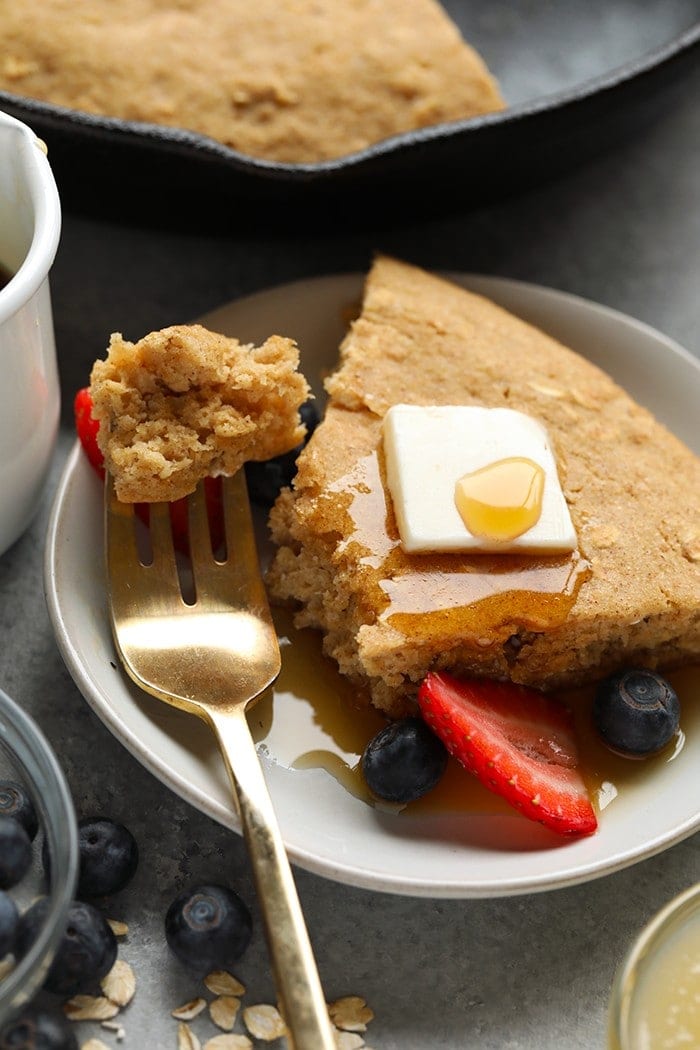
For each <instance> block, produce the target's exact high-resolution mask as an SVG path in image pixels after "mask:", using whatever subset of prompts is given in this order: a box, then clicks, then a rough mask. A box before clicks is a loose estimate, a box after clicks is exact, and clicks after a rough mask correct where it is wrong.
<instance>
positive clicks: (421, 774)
mask: <svg viewBox="0 0 700 1050" xmlns="http://www.w3.org/2000/svg"><path fill="white" fill-rule="evenodd" d="M446 765H447V751H446V750H445V746H444V744H443V743H442V741H441V740H439V739H438V737H436V736H435V734H434V733H433V732H432V731H431V730H430V729H429V728H428V726H427V725H426V724H425V722H424V721H423V720H422V719H420V718H404V719H401V720H400V721H398V722H392V723H391V724H390V725H388V726H385V727H384V729H380V730H379V732H378V733H377V735H376V736H375V737H373V738H372V740H370V742H369V744H368V745H367V747H366V748H365V750H364V754H363V755H362V759H361V769H362V772H363V774H364V778H365V780H366V782H367V786H368V787H369V789H370V791H371V792H372V794H373V795H376V796H377V797H378V798H382V799H386V800H387V801H388V802H413V801H414V799H417V798H421V797H422V796H423V795H425V794H426V792H428V791H430V789H431V788H434V787H435V785H436V784H437V783H438V781H439V780H440V778H441V777H442V774H443V773H444V772H445V766H446Z"/></svg>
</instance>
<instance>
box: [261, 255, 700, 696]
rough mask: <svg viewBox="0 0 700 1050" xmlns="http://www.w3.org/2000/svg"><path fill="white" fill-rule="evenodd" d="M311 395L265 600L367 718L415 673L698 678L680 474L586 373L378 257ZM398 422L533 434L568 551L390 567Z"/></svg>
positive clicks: (534, 682)
mask: <svg viewBox="0 0 700 1050" xmlns="http://www.w3.org/2000/svg"><path fill="white" fill-rule="evenodd" d="M326 386H327V390H328V393H329V396H330V400H329V404H328V408H327V412H326V415H325V418H324V421H323V422H322V424H321V425H320V426H319V427H318V428H317V429H316V431H315V433H314V435H313V437H312V438H311V440H310V442H309V444H308V445H307V447H306V449H305V451H304V452H303V454H302V455H301V457H300V460H299V469H298V474H297V477H296V480H295V484H294V488H293V490H286V491H284V492H283V493H282V494H281V496H280V498H279V499H278V501H277V504H276V506H275V507H274V508H273V511H272V514H271V527H272V532H273V537H274V539H275V541H276V543H277V544H278V551H277V553H276V557H275V559H274V562H273V564H272V566H271V569H270V572H269V576H268V583H269V586H270V589H271V593H272V596H273V598H274V599H276V600H278V601H282V602H293V603H295V604H296V605H297V607H298V612H297V623H298V624H299V625H300V626H310V627H315V628H319V629H320V630H321V631H322V632H323V635H324V646H325V651H326V652H327V653H328V654H329V655H330V656H331V657H333V658H334V659H335V660H336V661H337V662H338V665H339V667H340V670H341V671H342V673H343V674H345V675H347V676H349V677H350V678H351V679H352V680H353V681H354V682H356V683H357V686H358V689H359V690H360V691H364V692H365V694H366V695H367V696H368V697H369V698H370V699H371V701H372V702H373V703H374V704H375V705H376V706H377V707H379V708H381V709H382V710H384V711H385V712H386V713H387V714H389V715H391V716H395V715H400V714H402V713H405V712H407V711H410V710H411V707H412V703H413V697H414V695H415V692H416V690H417V687H418V685H419V683H420V681H421V679H422V678H423V677H424V675H425V674H426V672H427V671H429V670H431V669H444V670H449V671H451V672H453V673H454V674H457V675H469V676H487V677H498V678H506V679H510V680H512V681H516V682H521V683H525V684H528V685H531V686H535V687H537V688H542V689H551V688H553V687H560V686H570V685H578V684H582V683H584V682H586V681H589V680H593V679H595V678H598V677H601V676H603V675H604V674H607V673H609V672H611V671H613V670H615V669H617V668H620V667H623V666H629V665H633V664H637V665H645V666H647V667H654V668H656V667H660V668H665V667H666V668H667V667H671V666H677V665H679V664H682V663H690V662H695V661H698V660H700V460H698V458H697V457H696V456H695V455H694V454H693V453H692V452H691V451H690V450H689V449H688V448H687V447H685V445H683V444H682V443H681V442H680V441H679V440H678V439H677V438H676V437H674V436H673V435H672V434H671V433H670V432H669V431H668V430H667V429H666V428H665V427H663V426H662V425H661V424H660V423H659V422H657V421H656V420H655V419H654V418H653V416H652V415H651V414H650V413H649V412H648V411H647V410H646V409H644V408H642V407H641V406H640V405H638V404H637V403H636V402H635V401H634V400H633V399H632V398H631V397H629V395H628V394H626V393H625V391H624V390H622V389H621V388H620V387H619V386H618V385H617V384H616V383H615V382H613V380H612V379H611V378H610V377H609V376H607V375H606V374H605V373H604V372H602V371H601V370H600V369H599V368H597V367H595V366H594V365H592V364H591V363H590V362H588V361H587V360H585V359H584V358H583V357H581V356H580V355H578V354H576V353H574V352H573V351H571V350H569V349H567V348H566V347H564V346H562V345H561V344H560V343H558V342H556V341H555V340H554V339H552V338H550V337H549V336H548V335H546V334H545V333H543V332H541V331H539V330H537V329H536V328H534V327H532V326H531V325H529V324H526V323H525V322H523V321H521V320H519V319H518V318H517V317H514V316H512V315H511V314H509V313H508V312H506V311H505V310H503V309H501V308H500V307H498V306H496V305H494V304H493V303H491V302H489V301H488V300H486V299H484V298H482V297H480V296H478V295H474V294H472V293H470V292H467V291H465V290H463V289H462V288H460V287H457V286H456V285H454V284H451V283H449V282H447V281H444V280H442V279H440V278H438V277H435V276H432V275H430V274H428V273H425V272H424V271H422V270H420V269H417V268H415V267H413V266H409V265H406V264H403V263H401V262H398V261H395V260H393V259H390V258H386V257H380V258H378V259H377V260H376V262H375V264H374V266H373V268H372V270H371V273H370V274H369V277H368V279H367V283H366V288H365V294H364V301H363V305H362V312H361V315H360V317H359V318H358V319H357V320H356V321H355V322H354V324H353V325H352V327H351V330H350V332H349V333H348V335H347V337H346V338H345V340H344V342H343V344H342V346H341V349H340V363H339V366H338V369H337V370H336V371H335V373H334V374H333V375H331V376H330V377H329V379H328V380H327V383H326ZM399 403H407V404H415V405H480V406H486V407H500V408H503V407H506V408H511V409H517V410H519V411H521V412H523V413H526V414H527V415H528V416H531V417H533V418H534V419H536V420H539V421H540V422H541V423H542V424H544V426H545V427H546V428H547V431H548V434H549V438H550V441H551V445H552V449H553V452H554V455H555V459H556V463H557V469H558V474H559V479H560V482H561V487H562V490H563V493H564V497H565V500H566V503H567V505H568V508H569V511H570V514H571V519H572V522H573V525H574V528H575V531H576V536H577V540H578V550H577V551H574V552H572V553H569V554H559V555H556V556H532V555H529V556H528V555H523V554H517V555H516V554H512V553H510V554H500V553H499V554H473V553H472V554H464V553H448V554H445V553H443V554H432V553H427V554H407V553H405V552H404V550H403V549H402V546H401V543H400V540H399V534H398V530H397V525H396V519H395V515H394V509H393V504H392V499H391V496H390V495H389V492H388V490H387V486H386V477H385V467H384V454H383V444H382V420H383V417H384V415H385V413H386V412H387V410H388V409H389V408H390V406H392V405H395V404H399ZM425 495H426V499H430V492H429V491H426V494H425Z"/></svg>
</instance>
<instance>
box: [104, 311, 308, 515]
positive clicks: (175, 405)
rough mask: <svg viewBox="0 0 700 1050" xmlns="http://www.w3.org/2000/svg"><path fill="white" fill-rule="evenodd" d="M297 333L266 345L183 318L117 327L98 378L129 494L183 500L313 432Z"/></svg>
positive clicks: (112, 458) (108, 455) (119, 483)
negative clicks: (128, 336)
mask: <svg viewBox="0 0 700 1050" xmlns="http://www.w3.org/2000/svg"><path fill="white" fill-rule="evenodd" d="M298 363H299V353H298V350H297V347H296V344H295V343H293V342H292V340H290V339H283V338H281V337H280V336H271V337H270V338H269V339H268V340H267V341H266V342H265V343H263V345H262V346H260V347H253V346H247V345H243V344H241V343H239V342H238V340H237V339H230V338H228V337H227V336H224V335H220V334H218V333H216V332H210V331H208V330H207V329H206V328H203V327H202V326H201V325H179V326H178V325H176V326H173V327H170V328H164V329H162V330H161V331H158V332H151V333H150V334H149V335H146V336H144V338H143V339H141V340H139V342H137V343H130V342H128V341H126V340H125V339H123V338H122V336H121V335H119V334H115V335H113V336H112V338H111V342H110V346H109V351H108V354H107V358H106V359H105V360H104V361H96V362H95V364H94V366H93V369H92V373H91V376H90V392H91V395H92V402H93V416H94V418H95V419H97V420H98V421H99V423H100V429H99V432H98V444H99V446H100V449H101V451H102V454H103V456H104V458H105V464H106V466H107V469H108V470H109V471H110V472H111V473H112V474H113V476H114V479H115V486H116V491H117V496H118V498H119V499H120V500H122V501H124V502H148V503H150V502H158V501H161V500H163V501H171V500H176V499H179V498H180V497H182V496H185V495H187V494H188V493H190V492H192V491H194V489H195V487H196V485H197V482H198V481H199V480H200V479H201V478H203V477H205V476H207V475H212V474H234V473H235V472H236V471H237V470H238V469H239V467H240V466H241V465H242V464H243V462H244V461H245V460H265V459H270V458H271V457H272V456H276V455H279V454H280V453H282V452H287V451H288V450H289V449H291V448H293V447H294V446H295V445H296V444H298V443H299V442H300V441H301V440H302V438H303V435H304V428H303V426H302V425H301V422H300V418H299V413H298V409H299V406H300V404H301V403H302V402H303V401H304V400H305V399H306V398H307V397H308V386H307V383H306V380H305V379H304V377H303V376H302V375H301V374H300V373H299V372H298V371H297V365H298Z"/></svg>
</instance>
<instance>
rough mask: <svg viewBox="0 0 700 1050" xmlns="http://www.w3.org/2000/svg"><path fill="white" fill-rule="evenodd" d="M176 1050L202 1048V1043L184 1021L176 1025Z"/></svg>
mask: <svg viewBox="0 0 700 1050" xmlns="http://www.w3.org/2000/svg"><path fill="white" fill-rule="evenodd" d="M177 1050H202V1044H201V1043H200V1041H199V1039H198V1038H197V1036H196V1035H195V1034H194V1032H193V1031H192V1029H191V1028H190V1026H189V1025H188V1024H185V1022H184V1021H181V1022H180V1024H179V1025H178V1026H177Z"/></svg>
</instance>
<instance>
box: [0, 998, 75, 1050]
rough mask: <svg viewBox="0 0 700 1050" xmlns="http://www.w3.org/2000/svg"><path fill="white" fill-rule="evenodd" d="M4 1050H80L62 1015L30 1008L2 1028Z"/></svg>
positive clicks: (0, 1036) (0, 1042) (0, 1041)
mask: <svg viewBox="0 0 700 1050" xmlns="http://www.w3.org/2000/svg"><path fill="white" fill-rule="evenodd" d="M0 1050H78V1040H77V1039H76V1037H75V1034H74V1033H73V1031H72V1030H71V1028H70V1027H69V1025H68V1022H67V1021H66V1020H65V1019H64V1018H63V1017H61V1016H60V1015H59V1014H54V1013H51V1012H50V1011H48V1010H40V1009H37V1008H35V1007H31V1006H29V1007H25V1009H24V1010H23V1011H22V1013H20V1014H19V1015H17V1016H15V1017H13V1018H12V1020H11V1021H8V1022H7V1023H6V1024H4V1025H3V1026H2V1028H1V1029H0Z"/></svg>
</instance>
